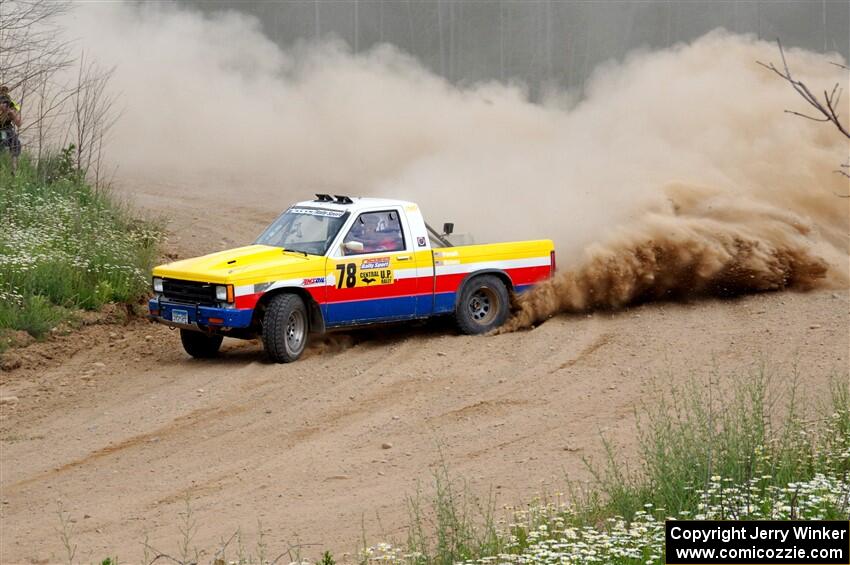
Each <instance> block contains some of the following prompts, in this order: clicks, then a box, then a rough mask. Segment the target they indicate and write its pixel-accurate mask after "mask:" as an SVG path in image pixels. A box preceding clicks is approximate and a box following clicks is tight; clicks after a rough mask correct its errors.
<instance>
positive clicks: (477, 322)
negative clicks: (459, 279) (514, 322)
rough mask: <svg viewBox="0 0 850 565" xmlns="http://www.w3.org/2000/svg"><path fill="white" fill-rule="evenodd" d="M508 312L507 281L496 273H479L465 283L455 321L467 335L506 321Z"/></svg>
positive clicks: (491, 328)
mask: <svg viewBox="0 0 850 565" xmlns="http://www.w3.org/2000/svg"><path fill="white" fill-rule="evenodd" d="M509 313H510V298H509V296H508V289H507V288H506V287H505V283H503V282H502V281H501V279H499V277H496V276H494V275H480V276H477V277H475V278H473V279H471V280H469V281H468V282H467V283H466V284H464V285H463V290H462V291H461V293H460V299H459V300H458V302H457V307H456V308H455V321H456V322H457V327H458V329H460V331H461V332H463V333H465V334H469V335H477V334H485V333H487V332H489V331H492V330H494V329H496V328H498V327H499V326H501V325H502V324H504V323H505V321H506V320H507V319H508V314H509Z"/></svg>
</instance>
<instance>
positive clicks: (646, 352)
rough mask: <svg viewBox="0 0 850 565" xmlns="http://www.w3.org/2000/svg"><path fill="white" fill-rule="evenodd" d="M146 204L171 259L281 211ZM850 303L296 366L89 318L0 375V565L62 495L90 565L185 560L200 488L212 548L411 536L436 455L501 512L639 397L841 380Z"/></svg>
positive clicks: (52, 551)
mask: <svg viewBox="0 0 850 565" xmlns="http://www.w3.org/2000/svg"><path fill="white" fill-rule="evenodd" d="M137 196H138V202H139V203H140V204H141V205H142V206H144V207H146V208H148V209H150V210H153V211H157V210H160V211H164V210H167V209H172V210H177V213H176V214H175V221H174V223H173V224H172V229H173V230H174V232H175V234H176V236H175V237H174V238H172V241H171V244H172V245H174V246H175V247H176V249H177V250H178V252H180V253H187V252H189V251H195V252H200V251H208V250H212V249H217V248H220V247H223V246H228V245H232V244H234V243H241V242H244V241H248V240H250V239H252V237H253V236H254V235H255V234H256V233H257V232H258V231H259V230H260V229H261V227H262V224H263V223H264V222H266V221H268V220H269V219H270V218H271V217H273V216H274V215H275V213H276V210H275V211H272V210H262V209H259V208H257V209H252V208H244V207H242V208H235V210H236V211H235V212H234V209H231V210H230V212H229V214H228V217H227V222H226V225H225V222H224V221H223V218H217V217H209V216H205V215H204V214H208V208H209V207H208V206H206V205H205V203H203V202H198V201H197V199H193V198H190V197H185V198H184V197H181V196H179V195H174V193H173V192H172V191H169V190H168V188H167V187H165V188H163V187H162V186H160V187H154V188H152V189H149V190H147V191H139V192H138V195H137ZM281 206H283V204H281ZM848 298H850V297H848V293H847V292H846V291H841V292H835V291H817V292H812V293H808V294H797V293H782V294H765V295H758V296H750V297H745V298H741V299H738V300H731V301H718V300H705V301H699V302H694V303H689V304H680V303H675V304H674V303H665V304H647V305H643V306H640V307H635V308H631V309H627V310H624V311H621V312H616V313H596V314H594V315H591V316H563V317H556V318H554V319H552V320H550V321H548V322H547V323H545V324H542V325H541V326H539V327H537V328H535V329H533V330H531V331H527V332H521V333H514V334H509V335H500V336H495V337H486V338H482V337H468V336H459V335H457V333H456V332H454V331H453V330H452V329H451V328H450V327H445V326H441V325H435V326H426V327H420V328H411V327H402V328H394V329H386V330H381V331H379V332H374V331H373V332H357V333H353V334H347V335H339V336H335V337H333V338H330V339H328V340H325V341H324V342H322V343H319V344H317V345H315V346H313V347H312V348H311V349H310V351H309V352H308V354H307V355H306V358H304V359H302V360H301V361H299V362H297V363H295V364H291V365H272V364H269V363H267V362H266V361H265V360H264V358H263V357H262V354H261V348H260V346H258V345H257V344H256V343H247V342H238V341H229V340H228V341H226V342H225V347H224V354H223V356H222V358H220V359H218V360H214V361H199V360H193V359H190V358H188V357H187V355H186V354H185V353H183V351H182V349H181V347H180V345H179V338H178V336H177V335H176V334H175V333H173V332H171V331H169V330H168V329H166V328H164V327H159V326H151V325H148V324H147V323H145V322H141V321H135V322H132V323H130V324H129V325H127V326H125V327H116V326H90V327H88V328H85V329H84V330H83V331H82V332H81V333H80V334H77V335H74V336H69V337H65V338H59V339H58V340H57V341H56V342H54V343H52V344H48V345H44V344H35V345H33V346H30V347H29V348H26V349H23V350H20V351H18V352H16V353H15V355H18V356H19V357H21V361H22V366H21V367H19V368H16V369H14V370H11V371H7V372H4V373H0V396H2V397H10V396H14V397H17V401H9V402H7V403H5V404H3V405H0V449H2V457H0V489H1V490H2V492H1V493H0V498H2V505H0V512H2V522H3V536H2V537H3V539H2V540H0V562H3V563H14V562H41V563H43V562H56V561H61V560H62V558H63V555H64V549H63V547H62V540H61V538H60V535H59V534H58V533H57V528H58V527H59V526H60V521H59V518H58V516H57V501H58V500H61V501H62V505H63V507H64V509H66V510H67V511H68V512H70V516H71V519H72V520H73V522H71V523H70V526H71V527H72V529H73V532H74V533H73V543H74V544H76V545H77V546H78V550H77V551H78V553H77V555H78V558H80V559H82V560H84V561H87V560H92V561H94V560H96V559H102V558H103V557H105V556H106V555H107V553H109V554H117V555H118V556H119V557H120V558H121V559H122V560H131V561H138V560H139V559H140V558H141V555H142V542H143V540H144V539H145V536H146V535H147V536H148V539H149V540H150V543H151V545H152V546H154V547H156V548H158V549H160V550H162V551H166V552H168V553H173V552H176V551H177V549H176V548H177V542H178V539H179V538H180V533H179V526H180V523H181V515H180V514H181V512H183V510H184V508H185V499H186V497H187V496H188V497H189V499H190V501H191V507H192V513H193V514H192V519H193V520H194V521H195V522H196V523H197V532H196V534H195V537H194V540H193V544H194V545H197V547H198V548H206V549H207V551H214V549H215V547H217V544H218V543H219V541H220V540H221V539H222V538H225V539H226V538H228V537H229V536H230V535H231V534H232V533H233V532H234V531H235V530H236V529H237V528H242V530H243V532H244V533H245V543H246V545H247V546H248V549H249V550H252V549H254V547H255V546H254V544H255V542H256V539H257V535H256V534H257V528H258V526H257V524H258V521H261V522H262V526H263V529H264V530H265V532H266V536H265V542H266V543H267V544H268V546H269V553H274V552H275V551H276V550H277V551H278V552H279V551H282V550H283V549H285V548H286V547H287V546H288V544H291V543H296V542H300V543H317V544H319V545H317V546H311V547H309V548H308V550H307V553H308V554H309V555H310V556H311V557H314V556H315V555H316V554H317V553H318V552H319V551H320V550H321V549H324V548H329V549H332V550H334V551H335V552H336V553H338V554H340V555H341V554H342V553H343V552H353V551H355V550H356V549H357V547H358V546H359V544H360V540H361V538H362V536H363V533H364V532H365V535H366V537H367V539H368V540H369V541H371V542H377V541H380V540H387V539H401V540H403V539H404V536H405V530H404V527H405V524H406V518H407V514H406V510H405V497H406V496H409V495H413V494H414V493H415V492H416V490H417V485H422V487H423V490H424V492H425V494H426V495H428V494H429V493H430V492H431V477H432V473H433V472H434V470H435V468H437V466H439V464H440V460H441V457H443V458H444V459H445V460H446V461H447V462H448V463H449V466H450V469H451V471H452V472H453V473H454V474H456V475H457V476H460V477H463V478H465V479H467V480H468V482H469V485H470V488H471V489H472V491H474V492H478V493H482V494H486V492H487V491H488V489H489V488H491V487H492V488H493V489H494V492H496V493H497V496H498V501H499V503H501V504H510V503H515V502H520V501H527V500H529V499H530V498H531V497H532V496H533V495H534V494H535V493H537V492H539V491H540V490H544V491H551V490H553V489H557V488H558V487H559V486H560V485H563V484H564V479H565V477H569V478H570V479H586V478H587V473H586V471H585V468H584V465H583V463H582V458H583V457H588V456H589V457H593V456H595V455H598V454H599V453H600V440H599V434H600V432H604V433H605V434H606V435H607V436H608V437H610V438H612V440H613V443H614V445H615V446H617V447H618V448H621V449H622V450H623V451H624V453H629V452H630V451H631V450H632V449H633V448H634V445H635V430H634V416H633V409H634V407H635V406H636V404H638V403H641V402H647V401H651V400H652V398H653V397H654V395H655V392H654V391H655V390H656V388H655V387H656V386H660V387H661V388H666V387H667V385H668V384H669V383H670V381H671V380H673V381H684V380H686V379H687V378H688V377H689V375H696V376H698V377H707V375H708V373H709V372H710V371H711V370H712V368H714V369H716V371H717V372H719V373H720V374H724V373H727V372H729V371H733V372H737V371H740V370H741V368H742V367H754V366H756V365H757V364H758V363H759V362H760V361H762V360H769V363H770V364H771V365H772V366H773V367H774V368H776V369H779V370H780V371H781V370H785V371H786V372H790V369H791V367H792V366H794V365H796V366H797V367H799V369H800V372H801V375H802V379H803V381H802V382H803V385H804V386H803V392H804V393H806V394H808V395H809V396H811V397H813V398H817V397H818V396H821V395H823V392H824V387H825V385H826V383H827V380H828V378H829V376H830V375H839V376H840V377H841V378H848V345H849V344H850V328H848V319H850V299H848ZM51 357H52V358H51ZM441 453H442V455H441ZM207 557H209V554H207Z"/></svg>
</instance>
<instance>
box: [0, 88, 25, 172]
mask: <svg viewBox="0 0 850 565" xmlns="http://www.w3.org/2000/svg"><path fill="white" fill-rule="evenodd" d="M19 127H21V112H20V108H19V106H18V105H17V104H15V103H14V102H13V101H12V98H11V97H10V96H9V88H8V87H6V86H0V152H2V151H3V150H4V149H8V150H9V154H10V155H11V157H12V174H15V171H16V170H17V168H18V156H19V155H20V154H21V140H20V139H19V138H18V128H19Z"/></svg>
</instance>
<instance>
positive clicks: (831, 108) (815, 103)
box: [756, 39, 850, 139]
mask: <svg viewBox="0 0 850 565" xmlns="http://www.w3.org/2000/svg"><path fill="white" fill-rule="evenodd" d="M776 44H777V45H778V46H779V55H780V57H781V58H782V70H779V69H778V68H776V66H775V65H774V64H773V63H762V62H761V61H756V62H757V63H758V64H759V65H761V66H762V67H764V68H766V69H768V70H770V71H773V72H774V73H776V74H777V75H779V76H780V77H782V78H783V79H784V80H785V81H787V82H788V84H790V85H791V87H792V88H793V89H794V90H795V91H796V92H797V94H799V95H800V96H801V97H802V98H803V100H805V101H806V102H807V103H808V104H809V105H810V106H811V107H812V108H814V109H815V110H817V111H818V113H820V115H821V116H822V117H820V118H814V117H812V116H807V115H806V114H802V113H800V112H795V111H792V110H785V111H786V112H787V113H789V114H794V115H795V116H800V117H802V118H807V119H809V120H814V121H816V122H831V123H832V124H833V125H834V126H835V127H836V128H838V131H839V132H841V133H842V134H843V135H844V137H847V138H848V139H850V131H848V130H847V126H845V125H844V124H842V123H841V121H840V120H839V119H838V111H837V109H836V108H837V107H838V101H839V100H840V99H841V92H842V89H841V88H840V87H839V84H838V83H836V84H835V86H833V87H832V92H831V93H827V91H826V90H824V92H823V101H821V100H820V99H818V97H817V96H815V95H814V94H812V91H811V90H809V87H808V86H807V85H806V84H805V83H804V82H802V81H800V80H797V79H795V78H794V76H793V75H792V74H791V69H790V68H789V67H788V61H787V59H786V58H785V50H784V49H782V43H781V42H780V41H779V40H778V39H777V40H776ZM832 64H833V65H836V66H838V67H842V68H844V69H846V68H847V67H846V66H844V65H841V64H839V63H832Z"/></svg>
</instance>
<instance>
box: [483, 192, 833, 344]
mask: <svg viewBox="0 0 850 565" xmlns="http://www.w3.org/2000/svg"><path fill="white" fill-rule="evenodd" d="M712 192H715V191H711V190H708V189H700V188H698V187H693V186H685V185H678V186H673V187H669V188H668V189H667V194H668V196H669V198H670V207H669V209H668V210H666V212H658V213H653V214H649V215H647V217H646V218H644V220H643V221H642V222H641V223H640V224H639V225H636V226H634V227H632V228H625V229H621V230H619V231H618V232H617V233H616V234H615V235H614V236H613V237H611V239H610V240H609V242H608V243H607V244H601V245H593V246H591V247H590V248H588V249H587V251H586V252H585V259H584V262H583V263H582V264H581V266H579V267H578V268H576V269H571V270H565V271H560V272H558V273H557V274H556V275H555V276H554V277H553V278H552V279H550V280H547V281H544V282H542V283H540V284H539V285H537V286H536V287H535V288H534V289H532V290H531V291H529V292H527V293H526V294H524V295H521V296H519V297H518V299H517V303H518V305H519V309H518V311H517V312H516V313H515V315H514V316H513V317H512V318H511V320H509V321H508V323H507V324H506V325H505V326H503V327H502V328H501V330H500V332H509V331H514V330H517V329H520V328H526V327H529V326H531V325H532V324H535V323H538V322H540V321H542V320H545V319H546V318H548V317H551V316H552V315H554V314H557V313H560V312H584V311H587V310H593V309H600V308H619V307H622V306H625V305H627V304H630V303H632V302H636V301H640V300H654V299H663V298H685V297H694V296H700V295H718V296H729V295H738V294H743V293H748V292H761V291H769V290H782V289H786V288H795V289H801V290H808V289H811V288H812V287H813V286H815V285H817V284H819V283H826V282H828V281H827V280H826V279H827V277H828V275H829V274H830V267H829V264H828V263H827V261H825V260H824V259H823V258H821V257H820V256H818V253H817V251H816V249H815V245H816V238H815V235H814V233H813V230H814V227H813V226H812V225H811V223H810V221H808V220H806V219H805V218H803V217H800V216H798V215H796V214H793V213H791V212H788V211H786V210H782V209H779V208H771V207H768V206H765V205H759V204H758V203H755V202H746V201H745V200H744V199H743V198H739V199H734V198H729V197H725V196H724V195H722V194H718V193H716V192H715V193H712ZM836 205H838V203H837V202H836ZM832 275H833V276H832V279H833V282H834V283H843V282H845V280H846V279H843V276H846V273H844V274H839V273H838V272H833V273H832Z"/></svg>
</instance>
